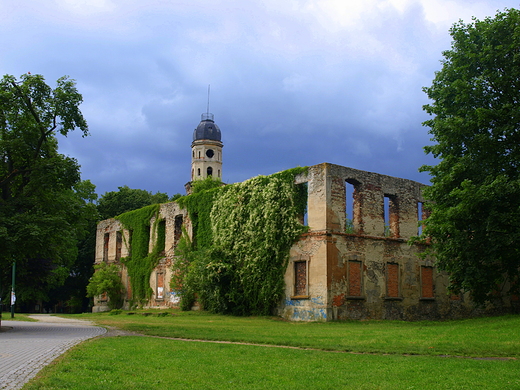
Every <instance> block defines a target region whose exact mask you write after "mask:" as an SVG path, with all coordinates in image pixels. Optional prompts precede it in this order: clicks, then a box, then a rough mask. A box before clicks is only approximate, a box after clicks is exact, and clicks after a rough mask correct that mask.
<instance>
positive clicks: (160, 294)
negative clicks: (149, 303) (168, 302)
mask: <svg viewBox="0 0 520 390" xmlns="http://www.w3.org/2000/svg"><path fill="white" fill-rule="evenodd" d="M156 297H157V298H156V299H164V273H162V272H161V273H158V274H157V295H156Z"/></svg>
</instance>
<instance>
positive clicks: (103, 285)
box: [87, 263, 124, 309]
mask: <svg viewBox="0 0 520 390" xmlns="http://www.w3.org/2000/svg"><path fill="white" fill-rule="evenodd" d="M94 268H95V270H96V271H95V272H94V275H93V276H92V277H91V278H90V281H89V284H88V286H87V296H88V297H91V298H93V297H96V296H99V295H103V294H105V293H106V294H107V296H108V307H110V308H111V309H119V308H121V306H123V291H124V286H123V283H122V282H121V275H120V270H119V266H118V265H116V264H106V263H101V264H99V265H96V266H94Z"/></svg>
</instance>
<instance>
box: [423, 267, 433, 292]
mask: <svg viewBox="0 0 520 390" xmlns="http://www.w3.org/2000/svg"><path fill="white" fill-rule="evenodd" d="M421 296H422V298H433V297H434V291H433V267H425V266H422V267H421Z"/></svg>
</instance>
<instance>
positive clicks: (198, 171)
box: [197, 168, 200, 176]
mask: <svg viewBox="0 0 520 390" xmlns="http://www.w3.org/2000/svg"><path fill="white" fill-rule="evenodd" d="M197 175H198V176H200V168H197Z"/></svg>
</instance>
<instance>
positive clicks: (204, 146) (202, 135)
mask: <svg viewBox="0 0 520 390" xmlns="http://www.w3.org/2000/svg"><path fill="white" fill-rule="evenodd" d="M213 118H214V117H213V114H210V113H209V112H207V113H204V114H202V115H201V121H200V123H199V125H198V126H197V128H196V129H195V130H194V131H193V142H192V143H191V181H195V180H201V179H206V178H207V177H209V176H211V177H213V178H215V179H220V180H222V147H223V146H224V145H223V144H222V142H221V134H220V129H219V127H218V126H217V124H216V123H215V121H214V120H213Z"/></svg>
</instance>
